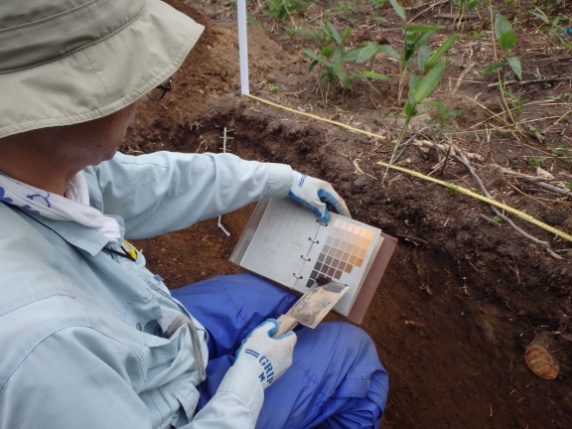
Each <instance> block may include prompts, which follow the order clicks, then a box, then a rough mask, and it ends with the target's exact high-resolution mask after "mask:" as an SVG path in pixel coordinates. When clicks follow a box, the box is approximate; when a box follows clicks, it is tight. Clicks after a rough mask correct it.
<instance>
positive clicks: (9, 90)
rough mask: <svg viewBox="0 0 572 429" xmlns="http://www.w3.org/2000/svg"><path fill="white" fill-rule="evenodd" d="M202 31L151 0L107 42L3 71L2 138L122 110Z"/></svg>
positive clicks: (169, 71)
mask: <svg viewBox="0 0 572 429" xmlns="http://www.w3.org/2000/svg"><path fill="white" fill-rule="evenodd" d="M203 30H204V27H203V26H202V25H200V24H197V23H196V22H194V21H193V20H192V19H191V18H189V17H188V16H187V15H185V14H183V13H181V12H179V11H177V10H176V9H174V8H172V7H171V6H169V5H167V4H166V3H163V2H162V1H158V0H147V1H146V5H145V8H144V9H143V11H142V13H141V14H140V15H139V16H138V18H137V19H136V20H134V21H133V22H132V23H131V24H130V25H128V26H126V27H125V28H123V29H122V30H121V31H119V32H117V33H115V34H113V35H112V36H110V37H107V38H106V39H104V40H103V41H100V42H99V43H96V44H92V45H90V46H88V47H86V48H85V49H81V50H78V51H75V52H73V53H72V54H70V55H67V56H65V57H63V58H60V59H58V60H56V61H52V62H48V63H45V64H42V65H40V66H37V67H33V68H28V69H25V70H19V71H15V72H11V73H5V74H0V88H1V99H2V105H3V106H2V114H1V115H0V138H2V137H6V136H9V135H13V134H19V133H22V132H25V131H30V130H34V129H38V128H45V127H53V126H61V125H71V124H76V123H80V122H87V121H90V120H93V119H98V118H101V117H103V116H107V115H110V114H112V113H114V112H116V111H118V110H121V109H122V108H124V107H126V106H128V105H130V104H132V103H133V102H135V101H137V100H138V99H139V98H141V97H142V96H144V95H145V94H147V93H148V92H149V91H151V90H152V89H153V88H154V87H156V86H157V85H159V84H160V83H161V82H163V81H165V80H166V79H167V78H169V77H170V76H172V75H173V73H174V72H175V71H176V70H177V69H178V68H179V67H180V66H181V64H182V62H183V61H184V59H185V58H186V56H187V55H188V53H189V51H190V50H191V49H192V48H193V46H194V45H195V43H196V42H197V40H198V38H199V37H200V35H201V33H202V32H203Z"/></svg>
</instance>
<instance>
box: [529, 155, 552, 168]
mask: <svg viewBox="0 0 572 429" xmlns="http://www.w3.org/2000/svg"><path fill="white" fill-rule="evenodd" d="M547 159H548V157H546V156H532V157H531V158H530V161H528V168H529V169H530V170H536V169H537V168H538V167H540V166H541V165H542V163H543V162H544V161H546V160H547Z"/></svg>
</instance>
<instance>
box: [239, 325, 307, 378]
mask: <svg viewBox="0 0 572 429" xmlns="http://www.w3.org/2000/svg"><path fill="white" fill-rule="evenodd" d="M277 330H278V322H277V321H276V320H275V319H268V320H266V321H265V322H263V323H261V324H260V325H258V326H257V327H256V328H254V329H253V330H252V332H251V333H250V334H248V335H247V336H246V338H245V339H244V340H242V344H241V345H240V348H239V349H238V350H237V351H236V361H235V362H234V366H240V367H244V368H245V369H246V370H249V371H253V372H254V373H255V374H257V375H258V378H259V379H260V383H261V384H262V388H263V389H266V388H267V387H268V386H270V385H271V384H272V383H273V382H274V381H275V380H277V379H278V378H279V377H280V376H281V375H282V374H284V372H285V371H286V370H287V369H288V368H289V367H290V365H292V353H293V352H294V345H295V344H296V341H297V337H296V334H295V333H294V332H292V331H290V332H288V333H287V334H284V335H282V336H280V337H278V338H272V335H274V333H275V332H276V331H277Z"/></svg>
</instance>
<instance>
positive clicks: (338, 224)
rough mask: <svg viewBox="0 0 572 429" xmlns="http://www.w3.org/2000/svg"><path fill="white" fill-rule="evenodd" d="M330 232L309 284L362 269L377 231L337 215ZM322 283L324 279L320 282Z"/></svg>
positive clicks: (329, 228)
mask: <svg viewBox="0 0 572 429" xmlns="http://www.w3.org/2000/svg"><path fill="white" fill-rule="evenodd" d="M328 232H330V234H329V235H328V236H327V238H326V242H325V244H324V246H323V247H322V251H321V252H320V255H319V256H318V259H317V260H316V263H315V265H314V268H313V270H312V273H311V274H310V279H309V280H308V282H307V283H306V287H311V286H313V285H314V283H316V279H318V278H320V280H322V278H323V279H324V280H326V279H327V280H328V281H331V280H340V278H341V277H342V275H343V273H348V274H351V272H352V270H353V269H356V268H358V269H359V268H361V266H362V265H363V262H364V259H365V255H366V254H367V250H368V248H369V246H370V244H371V242H372V241H373V238H374V236H375V232H374V231H372V230H369V229H366V228H363V227H361V226H359V225H355V224H353V223H350V222H347V221H346V220H344V219H342V218H336V219H334V220H333V222H332V223H330V224H329V225H328ZM320 283H321V282H320Z"/></svg>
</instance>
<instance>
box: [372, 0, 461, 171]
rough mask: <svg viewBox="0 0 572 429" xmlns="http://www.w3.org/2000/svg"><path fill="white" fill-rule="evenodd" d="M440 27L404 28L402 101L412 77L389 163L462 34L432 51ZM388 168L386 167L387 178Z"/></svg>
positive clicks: (400, 11) (399, 11) (394, 2)
mask: <svg viewBox="0 0 572 429" xmlns="http://www.w3.org/2000/svg"><path fill="white" fill-rule="evenodd" d="M389 1H390V3H391V4H392V6H393V8H394V10H395V11H396V13H397V14H398V15H399V16H400V17H401V18H402V19H403V20H404V21H407V19H406V14H405V9H404V8H403V7H402V6H401V5H399V3H398V2H397V0H389ZM439 28H440V27H439V26H435V25H407V26H406V27H405V29H404V33H405V44H404V47H403V50H402V52H401V54H400V55H399V62H400V68H401V78H400V85H399V94H398V102H399V103H401V94H402V89H403V87H404V80H405V76H408V77H409V92H408V96H407V101H406V102H405V105H404V106H403V109H402V112H401V116H402V117H403V118H404V123H403V126H402V127H401V131H400V133H399V136H398V137H397V140H396V142H395V146H394V148H393V152H392V154H391V159H390V161H389V164H392V163H393V160H394V157H395V153H396V152H397V149H398V147H399V145H400V144H401V142H402V141H403V139H404V137H405V135H406V133H407V131H408V129H409V124H410V122H411V120H412V119H413V118H414V117H416V116H418V115H420V114H421V113H422V112H419V111H418V108H419V106H420V105H421V104H423V103H426V101H425V100H426V99H427V97H429V96H430V95H431V93H432V92H433V91H434V90H435V88H436V87H437V85H438V84H439V82H440V81H441V77H442V76H443V72H444V71H445V67H446V65H447V62H446V61H445V60H444V59H442V58H443V56H444V55H445V54H446V53H447V52H448V51H449V49H451V47H452V46H453V44H454V43H455V41H456V40H457V39H459V38H460V37H461V35H460V34H454V35H453V36H451V37H449V38H448V39H447V40H446V41H445V42H443V43H442V44H441V45H439V46H438V47H437V49H436V50H435V51H431V49H430V48H429V46H428V42H429V39H430V38H431V36H432V35H433V34H434V33H435V31H437V30H438V29H439ZM388 168H389V167H387V168H386V170H385V173H384V179H385V175H386V174H387V169H388ZM382 182H383V180H382Z"/></svg>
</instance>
